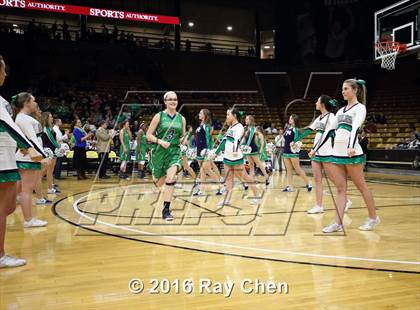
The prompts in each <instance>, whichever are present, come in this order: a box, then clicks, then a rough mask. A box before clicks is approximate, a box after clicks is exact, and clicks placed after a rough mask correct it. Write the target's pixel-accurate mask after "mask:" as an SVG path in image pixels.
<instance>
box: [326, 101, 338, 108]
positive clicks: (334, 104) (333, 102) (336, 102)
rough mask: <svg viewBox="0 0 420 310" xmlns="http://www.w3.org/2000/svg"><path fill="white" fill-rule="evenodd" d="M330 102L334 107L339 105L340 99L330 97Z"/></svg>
mask: <svg viewBox="0 0 420 310" xmlns="http://www.w3.org/2000/svg"><path fill="white" fill-rule="evenodd" d="M328 102H329V104H330V105H331V106H332V107H334V108H335V107H337V105H338V101H337V100H336V99H330V100H328Z"/></svg>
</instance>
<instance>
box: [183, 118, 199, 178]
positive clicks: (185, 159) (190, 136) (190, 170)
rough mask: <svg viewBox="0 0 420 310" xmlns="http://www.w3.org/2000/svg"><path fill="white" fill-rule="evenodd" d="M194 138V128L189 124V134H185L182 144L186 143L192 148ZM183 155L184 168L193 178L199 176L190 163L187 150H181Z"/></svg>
mask: <svg viewBox="0 0 420 310" xmlns="http://www.w3.org/2000/svg"><path fill="white" fill-rule="evenodd" d="M192 139H193V128H192V126H191V125H188V126H187V134H186V135H185V137H184V139H183V142H182V144H183V145H185V146H186V147H187V148H192V146H193V145H192ZM181 157H182V166H183V168H184V170H187V171H188V174H189V175H190V176H191V178H192V179H193V180H195V179H196V178H197V175H196V174H195V172H194V170H193V168H191V167H190V164H189V163H188V160H189V158H188V156H187V151H181Z"/></svg>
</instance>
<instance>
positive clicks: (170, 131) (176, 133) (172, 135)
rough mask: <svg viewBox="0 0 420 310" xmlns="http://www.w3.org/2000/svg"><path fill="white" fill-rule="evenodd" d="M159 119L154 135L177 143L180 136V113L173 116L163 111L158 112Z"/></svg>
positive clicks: (172, 143) (174, 143) (173, 143)
mask: <svg viewBox="0 0 420 310" xmlns="http://www.w3.org/2000/svg"><path fill="white" fill-rule="evenodd" d="M159 116H160V121H159V125H158V127H157V130H156V134H155V136H156V137H157V138H158V139H161V140H164V141H168V142H169V143H171V146H173V145H177V146H178V145H179V144H180V139H181V137H182V127H183V126H182V115H181V114H179V113H176V114H175V115H174V116H173V117H171V116H169V115H168V114H166V113H165V112H160V113H159Z"/></svg>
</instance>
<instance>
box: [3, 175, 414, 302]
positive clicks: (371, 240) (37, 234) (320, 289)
mask: <svg viewBox="0 0 420 310" xmlns="http://www.w3.org/2000/svg"><path fill="white" fill-rule="evenodd" d="M367 178H368V181H369V187H370V189H371V190H372V191H373V193H374V196H375V201H376V204H377V208H378V214H379V216H380V217H381V221H382V223H381V224H380V225H379V226H377V228H376V230H375V231H373V232H362V231H359V230H358V229H357V227H358V226H359V225H360V224H361V223H362V222H363V221H364V219H365V218H366V216H367V211H366V208H365V206H364V204H363V201H362V199H361V197H360V195H359V193H358V192H357V190H356V189H355V188H354V185H353V183H351V182H350V184H349V185H350V189H349V198H350V199H351V200H352V202H353V206H352V208H351V209H350V210H349V212H348V213H347V214H346V216H345V223H346V231H345V232H344V233H340V234H335V235H328V236H326V235H323V234H322V232H321V229H322V227H323V226H325V225H327V224H328V223H329V222H330V221H331V220H332V219H333V217H334V212H335V209H334V204H333V200H332V196H331V192H330V190H329V188H328V186H327V184H326V183H325V181H324V183H325V184H324V185H325V188H324V194H325V195H324V206H325V207H326V209H327V211H326V212H325V213H324V214H320V215H308V214H306V210H307V209H308V208H310V207H312V206H313V205H314V203H315V193H313V192H312V193H308V192H306V189H305V188H303V183H301V180H300V179H299V178H297V177H295V182H296V183H297V186H296V190H295V192H293V193H283V192H282V191H281V189H282V188H283V186H284V182H285V174H279V173H276V174H274V176H273V181H272V184H271V185H270V186H269V187H268V188H267V189H265V190H264V188H265V186H264V185H263V184H259V185H258V187H259V189H260V190H261V191H263V190H264V192H263V199H262V203H261V205H260V206H259V207H252V206H251V205H250V204H249V203H248V201H247V197H244V196H243V190H242V186H241V185H240V184H237V187H236V189H235V194H234V196H233V197H234V199H233V202H234V203H233V206H229V207H227V206H226V207H223V208H220V207H216V203H217V202H218V201H219V199H220V198H219V197H218V196H215V195H214V193H215V188H214V185H208V186H207V188H206V192H207V193H208V195H207V196H202V197H192V196H191V191H190V190H191V185H192V184H191V181H190V180H188V179H184V180H183V181H184V182H185V184H183V188H182V189H176V191H175V193H176V194H175V195H176V198H175V199H174V201H173V203H172V208H173V215H174V217H175V220H174V221H173V222H169V223H168V222H164V221H163V220H162V219H161V202H160V201H159V199H160V198H159V194H158V193H157V191H156V190H154V188H153V185H152V184H151V183H150V181H138V180H137V179H133V180H129V181H122V182H119V181H118V180H117V179H116V178H112V179H110V180H109V181H108V180H107V181H106V182H99V181H95V180H93V179H90V180H87V181H77V180H75V179H73V178H71V177H68V178H67V179H66V180H63V181H61V184H60V187H61V189H62V191H63V193H62V194H61V195H58V196H56V197H55V199H54V205H53V206H47V207H39V206H38V207H36V208H37V212H38V214H39V218H42V219H47V220H48V222H49V225H48V227H47V228H41V229H33V230H30V229H26V230H23V228H22V216H21V212H20V210H17V212H15V214H14V215H12V216H10V217H9V218H8V232H7V238H6V249H7V250H8V252H10V253H13V254H16V255H18V256H20V257H24V258H26V259H27V261H28V265H26V266H24V267H20V268H13V269H2V270H0V283H1V285H0V305H1V307H0V308H1V309H58V308H59V309H77V308H101V309H108V308H109V309H125V308H162V309H165V308H171V309H184V308H185V309H208V308H218V309H221V308H243V309H245V308H246V309H254V308H257V307H260V308H262V309H278V308H287V309H418V306H419V302H418V299H419V284H420V275H419V273H420V209H419V207H420V178H419V177H418V176H417V177H415V176H395V175H394V176H392V175H380V174H372V173H371V174H367ZM333 194H334V195H335V190H334V188H333ZM51 198H52V197H51ZM132 279H139V280H142V281H143V284H144V290H143V291H142V292H141V293H139V294H134V293H132V292H131V291H130V290H129V282H130V280H132ZM153 279H156V281H155V280H153ZM207 279H208V280H210V281H212V284H211V285H208V286H206V288H204V287H200V284H202V283H203V282H200V281H204V283H206V284H209V282H205V281H207ZM247 279H249V281H248V280H247ZM178 280H179V282H178ZM244 280H245V283H242V282H243V281H244ZM157 281H159V286H158V287H157V289H156V290H153V286H155V285H157V284H158V282H157ZM166 281H168V283H169V286H168V287H166V286H165V285H166V284H168V283H166ZM183 281H187V282H183ZM188 281H190V282H188ZM269 281H271V282H273V283H274V284H273V286H272V287H271V289H270V288H268V287H267V286H264V285H262V284H261V283H260V286H258V285H257V286H255V283H258V282H262V283H265V284H267V283H269ZM163 282H165V283H163ZM217 282H220V283H224V282H228V283H233V288H232V289H231V291H230V292H229V291H228V290H227V289H226V288H225V289H224V290H218V288H220V287H218V286H217V285H218V284H217ZM183 283H184V284H185V283H187V284H186V285H187V286H183ZM188 283H189V284H191V287H192V292H190V291H188V290H187V291H185V290H184V289H185V288H188V285H189V284H188ZM241 283H242V284H243V285H244V286H243V287H242V288H241ZM267 285H268V284H267ZM270 285H271V284H270ZM274 286H275V289H274ZM200 289H202V291H200ZM177 290H178V293H177ZM274 291H275V292H274ZM153 292H154V293H155V294H153ZM187 292H188V293H187ZM165 293H166V294H165ZM228 293H230V295H228ZM227 296H229V297H227Z"/></svg>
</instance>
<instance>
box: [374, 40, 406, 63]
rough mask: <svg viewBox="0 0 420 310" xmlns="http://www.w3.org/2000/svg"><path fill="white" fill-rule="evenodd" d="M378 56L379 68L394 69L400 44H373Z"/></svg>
mask: <svg viewBox="0 0 420 310" xmlns="http://www.w3.org/2000/svg"><path fill="white" fill-rule="evenodd" d="M375 47H376V50H377V51H378V54H379V55H380V56H381V61H382V62H381V68H384V69H387V70H394V69H395V60H396V59H397V55H398V53H399V50H400V43H398V42H392V41H384V42H378V43H376V44H375Z"/></svg>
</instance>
